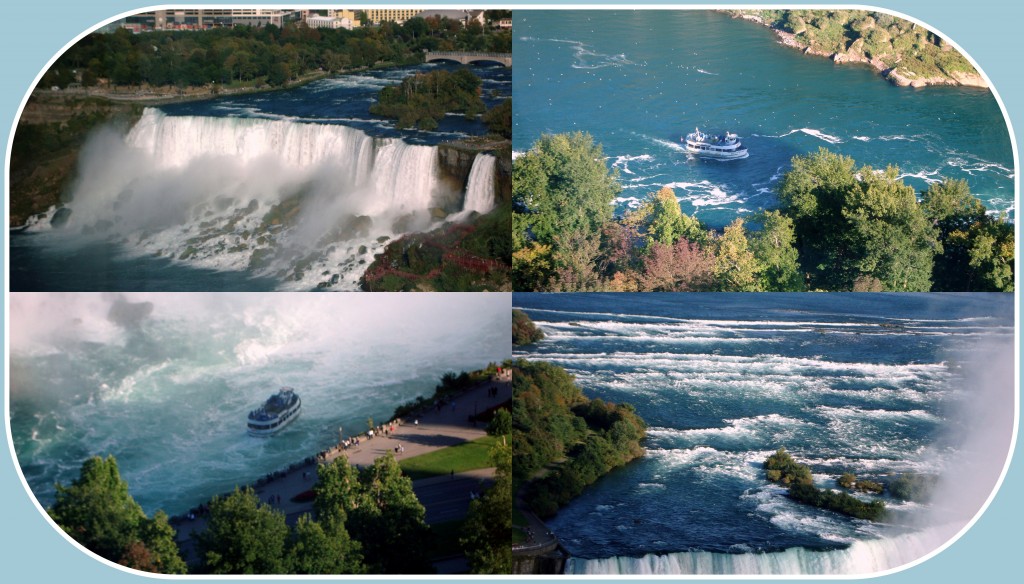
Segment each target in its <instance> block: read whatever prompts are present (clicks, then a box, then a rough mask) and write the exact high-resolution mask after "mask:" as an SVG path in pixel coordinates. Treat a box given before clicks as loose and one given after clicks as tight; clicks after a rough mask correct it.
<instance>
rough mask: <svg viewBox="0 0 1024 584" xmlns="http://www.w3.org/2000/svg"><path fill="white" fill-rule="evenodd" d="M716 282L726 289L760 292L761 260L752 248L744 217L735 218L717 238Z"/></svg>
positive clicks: (720, 287)
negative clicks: (758, 259) (744, 224)
mask: <svg viewBox="0 0 1024 584" xmlns="http://www.w3.org/2000/svg"><path fill="white" fill-rule="evenodd" d="M716 244H717V253H716V254H715V285H716V286H717V288H718V289H719V290H720V291H723V292H759V291H761V290H762V288H761V271H762V268H761V264H760V262H758V261H757V258H756V257H754V252H753V251H751V250H750V245H749V242H748V241H747V235H746V233H745V231H744V229H743V220H742V219H735V220H733V222H732V223H730V224H729V225H728V226H726V228H725V231H724V233H722V236H721V237H719V238H718V239H717V240H716Z"/></svg>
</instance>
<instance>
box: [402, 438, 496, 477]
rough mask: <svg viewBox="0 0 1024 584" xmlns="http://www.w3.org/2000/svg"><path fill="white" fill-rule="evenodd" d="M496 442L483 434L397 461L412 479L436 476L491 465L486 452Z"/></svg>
mask: <svg viewBox="0 0 1024 584" xmlns="http://www.w3.org/2000/svg"><path fill="white" fill-rule="evenodd" d="M496 442H497V438H496V437H495V436H484V437H483V438H480V439H477V440H473V441H472V442H463V443H462V444H456V445H455V446H449V447H448V448H442V449H440V450H435V451H433V452H428V453H426V454H421V455H419V456H414V457H413V458H407V459H405V460H403V461H401V462H399V463H398V464H399V466H401V467H402V471H404V472H405V474H407V475H409V477H411V478H412V480H414V481H415V480H418V479H425V478H428V477H436V476H439V475H446V474H449V473H451V472H452V471H453V470H454V471H455V472H463V471H467V470H475V469H478V468H487V467H489V466H492V464H491V460H490V458H489V457H488V453H489V452H490V450H491V447H493V446H494V444H495V443H496Z"/></svg>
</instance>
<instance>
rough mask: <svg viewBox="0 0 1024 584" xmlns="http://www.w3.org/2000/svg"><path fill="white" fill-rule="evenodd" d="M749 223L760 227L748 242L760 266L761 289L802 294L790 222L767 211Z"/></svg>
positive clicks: (800, 274)
mask: <svg viewBox="0 0 1024 584" xmlns="http://www.w3.org/2000/svg"><path fill="white" fill-rule="evenodd" d="M751 222H752V223H755V224H759V225H760V229H759V230H758V231H754V232H753V233H751V234H750V236H749V238H748V240H749V244H750V251H751V252H753V254H754V258H755V259H756V260H757V262H758V264H760V266H761V273H760V280H761V282H760V288H761V289H762V290H765V291H768V292H801V291H803V290H804V279H803V274H802V273H801V271H800V263H799V253H798V252H797V249H796V246H795V245H794V242H795V241H796V232H795V231H794V229H793V220H792V219H790V218H789V217H787V216H785V215H783V214H782V213H780V212H779V211H767V212H764V213H760V214H759V215H756V216H754V217H753V218H751Z"/></svg>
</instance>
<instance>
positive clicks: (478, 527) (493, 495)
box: [459, 410, 512, 574]
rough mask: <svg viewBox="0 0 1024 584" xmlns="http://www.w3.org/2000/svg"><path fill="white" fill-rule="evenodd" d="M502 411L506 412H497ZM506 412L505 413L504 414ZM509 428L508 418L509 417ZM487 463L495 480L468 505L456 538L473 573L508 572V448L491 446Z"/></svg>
mask: <svg viewBox="0 0 1024 584" xmlns="http://www.w3.org/2000/svg"><path fill="white" fill-rule="evenodd" d="M500 411H502V412H506V410H500ZM506 413H507V412H506ZM509 424H510V425H511V417H510V418H509ZM491 460H492V461H493V463H494V466H495V469H496V471H495V481H494V485H492V486H491V488H489V489H487V491H485V492H484V493H483V495H482V496H481V497H480V498H479V499H477V500H475V501H472V502H471V503H470V504H469V514H468V515H467V516H466V522H465V524H464V526H463V534H464V535H463V536H462V537H461V538H459V542H460V543H461V544H462V548H463V550H465V553H466V559H467V560H468V561H469V569H470V572H471V573H473V574H511V573H512V446H511V444H508V443H507V442H505V441H504V440H503V441H502V442H499V443H498V444H495V445H494V448H493V449H492V450H491Z"/></svg>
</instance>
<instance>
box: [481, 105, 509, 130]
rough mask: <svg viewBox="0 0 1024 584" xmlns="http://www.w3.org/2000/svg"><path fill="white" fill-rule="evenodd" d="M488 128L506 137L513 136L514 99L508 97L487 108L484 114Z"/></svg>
mask: <svg viewBox="0 0 1024 584" xmlns="http://www.w3.org/2000/svg"><path fill="white" fill-rule="evenodd" d="M484 122H486V123H487V128H488V129H489V130H490V131H491V132H492V133H494V134H498V135H499V136H502V137H504V138H509V139H511V138H512V100H511V99H506V100H504V101H502V102H501V103H500V104H498V105H496V106H494V107H492V108H491V109H489V110H487V113H486V114H484Z"/></svg>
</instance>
